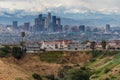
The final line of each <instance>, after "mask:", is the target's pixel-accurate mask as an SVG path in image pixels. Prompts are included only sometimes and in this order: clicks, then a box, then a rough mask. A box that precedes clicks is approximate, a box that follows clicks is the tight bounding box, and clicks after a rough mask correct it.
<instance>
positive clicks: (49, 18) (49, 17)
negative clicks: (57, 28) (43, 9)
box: [47, 12, 52, 31]
mask: <svg viewBox="0 0 120 80" xmlns="http://www.w3.org/2000/svg"><path fill="white" fill-rule="evenodd" d="M47 23H48V29H49V31H51V27H52V26H51V23H52V20H51V13H50V12H49V13H48V22H47Z"/></svg>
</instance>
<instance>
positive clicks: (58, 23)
mask: <svg viewBox="0 0 120 80" xmlns="http://www.w3.org/2000/svg"><path fill="white" fill-rule="evenodd" d="M56 26H57V31H62V26H61V19H60V18H57V19H56Z"/></svg>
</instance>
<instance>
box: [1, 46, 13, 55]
mask: <svg viewBox="0 0 120 80" xmlns="http://www.w3.org/2000/svg"><path fill="white" fill-rule="evenodd" d="M10 51H11V48H10V47H9V46H5V47H2V48H0V57H6V56H7V55H8V54H9V53H10Z"/></svg>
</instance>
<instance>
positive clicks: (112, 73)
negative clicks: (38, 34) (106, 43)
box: [0, 51, 120, 80]
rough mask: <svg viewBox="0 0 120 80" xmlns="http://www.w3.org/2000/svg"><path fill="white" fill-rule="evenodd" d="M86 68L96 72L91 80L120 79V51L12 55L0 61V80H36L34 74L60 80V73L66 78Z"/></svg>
mask: <svg viewBox="0 0 120 80" xmlns="http://www.w3.org/2000/svg"><path fill="white" fill-rule="evenodd" d="M84 66H86V67H89V68H90V69H92V70H94V73H92V75H91V76H90V79H89V80H119V79H120V77H119V76H120V74H119V73H120V53H119V51H108V52H102V51H95V52H94V53H93V52H91V51H84V52H82V51H70V52H67V51H63V52H62V51H50V52H45V53H40V54H29V53H28V54H26V55H25V57H24V58H22V59H20V60H16V59H15V58H13V57H12V56H7V57H3V58H0V80H34V79H33V77H32V75H33V74H34V73H37V74H39V75H40V76H41V77H42V79H43V80H48V79H47V78H46V77H47V76H49V75H54V76H55V77H56V78H58V79H60V75H59V74H60V73H61V72H62V73H63V75H64V76H70V75H68V74H67V73H68V72H69V71H71V70H74V69H79V68H80V67H84ZM60 80H64V79H60ZM66 80H68V79H66ZM70 80H71V79H70Z"/></svg>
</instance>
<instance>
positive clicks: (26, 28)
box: [24, 22, 30, 31]
mask: <svg viewBox="0 0 120 80" xmlns="http://www.w3.org/2000/svg"><path fill="white" fill-rule="evenodd" d="M29 28H30V23H29V22H26V23H24V30H27V31H29Z"/></svg>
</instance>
